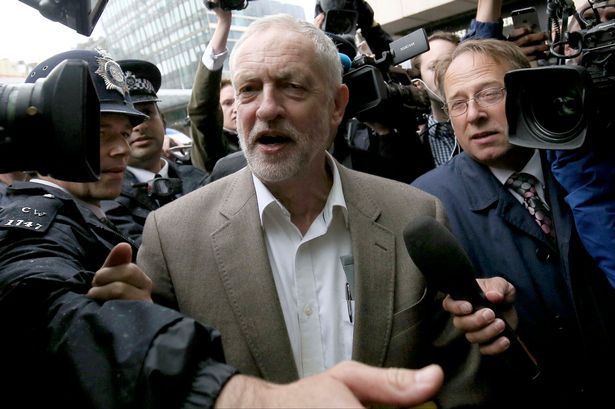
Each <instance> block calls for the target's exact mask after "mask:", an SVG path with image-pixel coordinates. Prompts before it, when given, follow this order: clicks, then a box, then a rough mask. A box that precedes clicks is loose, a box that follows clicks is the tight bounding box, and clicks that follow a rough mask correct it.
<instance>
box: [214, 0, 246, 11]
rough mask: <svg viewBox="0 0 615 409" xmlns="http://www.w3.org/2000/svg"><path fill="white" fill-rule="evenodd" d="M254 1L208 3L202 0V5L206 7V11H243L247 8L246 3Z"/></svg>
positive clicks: (229, 0) (236, 0) (223, 0)
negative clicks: (218, 9) (217, 8)
mask: <svg viewBox="0 0 615 409" xmlns="http://www.w3.org/2000/svg"><path fill="white" fill-rule="evenodd" d="M249 1H254V0H218V2H215V1H208V0H203V4H205V7H207V9H208V10H213V9H215V8H216V7H220V8H221V9H222V10H226V11H230V10H243V9H245V8H246V7H248V2H249Z"/></svg>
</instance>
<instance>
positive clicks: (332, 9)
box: [316, 0, 373, 37]
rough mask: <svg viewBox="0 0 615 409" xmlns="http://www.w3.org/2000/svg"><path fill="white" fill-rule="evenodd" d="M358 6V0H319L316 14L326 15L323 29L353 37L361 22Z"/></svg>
mask: <svg viewBox="0 0 615 409" xmlns="http://www.w3.org/2000/svg"><path fill="white" fill-rule="evenodd" d="M357 6H358V4H357V0H317V1H316V12H317V13H325V21H324V23H323V27H322V29H323V30H324V31H326V32H328V33H333V34H337V35H348V36H349V37H353V36H354V34H355V32H356V29H357V24H358V21H359V12H358V10H357ZM368 7H369V6H368ZM372 14H373V12H372Z"/></svg>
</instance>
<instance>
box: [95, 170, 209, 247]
mask: <svg viewBox="0 0 615 409" xmlns="http://www.w3.org/2000/svg"><path fill="white" fill-rule="evenodd" d="M167 162H168V164H169V178H175V179H179V181H181V192H177V193H176V194H174V195H172V196H171V197H170V198H169V200H175V199H177V198H178V197H180V196H183V195H185V194H187V193H190V192H192V191H193V190H195V189H197V188H199V187H201V186H203V185H205V183H206V178H207V176H208V173H207V172H205V171H203V170H201V169H198V168H196V167H194V166H192V165H180V164H177V163H173V162H169V161H167ZM138 182H139V181H138V180H137V178H136V177H135V175H133V174H132V173H131V172H130V171H129V170H127V171H126V174H125V175H124V181H123V182H122V193H121V194H120V196H118V197H117V198H116V199H115V200H104V201H102V202H101V207H102V208H103V210H104V211H105V215H106V216H107V218H108V219H109V220H111V221H112V222H113V224H115V225H116V226H117V227H118V228H119V229H120V230H121V231H122V233H124V235H126V236H127V237H129V238H130V239H132V240H133V241H134V242H135V243H136V245H137V246H139V245H140V244H141V234H142V233H143V226H144V225H145V219H146V218H147V215H148V214H149V213H150V212H151V211H152V210H156V209H158V208H160V206H161V205H162V203H160V202H158V201H157V200H156V199H154V198H153V197H151V196H149V195H148V193H147V190H146V189H145V188H144V187H142V188H136V187H134V186H133V185H134V184H136V183H138Z"/></svg>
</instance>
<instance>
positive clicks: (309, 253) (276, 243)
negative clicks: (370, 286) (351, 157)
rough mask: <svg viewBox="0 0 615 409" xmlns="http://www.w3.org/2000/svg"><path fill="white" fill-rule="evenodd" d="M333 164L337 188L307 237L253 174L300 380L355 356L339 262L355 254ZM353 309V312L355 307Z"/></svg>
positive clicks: (266, 239)
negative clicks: (353, 354) (344, 257)
mask: <svg viewBox="0 0 615 409" xmlns="http://www.w3.org/2000/svg"><path fill="white" fill-rule="evenodd" d="M329 165H330V167H331V169H332V173H333V186H332V187H331V191H330V192H329V196H328V198H327V202H326V204H325V206H324V208H323V210H322V212H321V213H320V214H319V215H318V217H317V218H316V219H315V220H314V222H313V223H312V225H311V226H310V227H309V229H308V231H307V232H306V233H305V236H302V235H301V232H300V231H299V229H297V227H296V226H295V225H294V224H293V223H292V222H291V219H290V213H289V212H288V210H286V208H284V206H283V205H282V204H281V203H280V202H279V201H278V200H277V199H276V198H275V197H274V196H273V195H272V194H271V192H270V191H269V190H268V189H267V188H266V187H265V185H264V184H263V183H262V182H261V181H260V180H259V179H258V178H256V177H255V176H254V175H253V180H254V185H255V188H256V196H257V200H258V208H259V213H260V218H261V224H262V227H263V230H264V233H265V242H266V244H267V252H268V256H269V263H270V265H271V270H272V272H273V277H274V281H275V284H276V289H277V293H278V297H279V299H280V303H281V306H282V311H283V314H284V321H285V323H286V328H287V330H288V336H289V339H290V344H291V347H292V350H293V355H294V358H295V363H296V364H297V370H298V372H299V376H300V377H305V376H309V375H313V374H317V373H320V372H322V371H324V370H325V369H327V368H330V367H332V366H334V365H335V364H336V363H338V362H341V361H343V360H348V359H350V358H351V355H352V335H353V327H354V326H353V323H352V322H351V316H352V315H351V314H349V311H348V305H349V304H348V302H347V299H346V282H347V278H346V274H345V273H344V269H343V267H342V263H341V261H340V257H342V256H346V255H350V256H351V255H352V249H351V240H350V231H349V229H348V210H347V208H346V202H345V200H344V195H343V192H342V186H341V181H340V176H339V172H338V170H337V168H336V166H335V164H334V163H333V161H332V160H331V158H329ZM350 305H351V308H352V309H354V304H353V302H351V303H350ZM351 311H352V314H354V311H353V310H351Z"/></svg>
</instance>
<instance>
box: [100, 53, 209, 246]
mask: <svg viewBox="0 0 615 409" xmlns="http://www.w3.org/2000/svg"><path fill="white" fill-rule="evenodd" d="M118 64H119V65H120V67H121V68H122V70H123V71H124V72H125V74H126V84H127V86H128V90H129V92H130V96H131V98H132V101H133V103H134V106H135V108H136V109H137V110H139V111H140V112H142V113H143V114H145V115H147V119H145V120H144V121H143V122H142V123H140V124H139V125H137V126H135V127H134V129H133V130H132V133H131V135H130V139H129V140H128V143H129V144H130V157H129V159H128V168H127V169H126V172H125V175H124V181H123V184H122V192H121V194H120V195H119V196H118V197H116V198H115V199H113V200H105V201H103V202H101V206H102V208H103V210H104V211H105V214H106V215H107V218H108V219H109V220H111V222H113V224H115V225H116V226H117V227H118V228H119V229H120V230H121V231H122V232H123V233H124V234H125V235H126V236H127V237H129V238H130V239H132V240H133V241H134V242H135V244H137V246H138V245H139V244H140V243H141V233H142V232H143V225H144V224H145V218H146V217H147V215H148V214H149V212H150V211H152V210H155V209H158V208H159V207H160V206H163V205H165V204H166V203H169V202H170V201H172V200H175V199H176V198H178V197H180V196H182V195H185V194H186V193H188V192H191V191H193V190H194V189H196V188H198V187H200V186H203V185H204V184H205V182H206V178H207V176H208V174H207V173H206V172H204V171H202V170H201V169H198V168H196V167H194V166H191V165H183V164H178V163H176V162H175V161H172V160H168V159H165V158H164V157H163V153H162V146H163V141H164V137H165V124H164V119H163V117H162V114H161V113H160V109H159V108H158V104H157V102H158V101H160V100H159V99H158V96H157V95H156V93H157V92H158V90H159V89H160V83H161V75H160V71H159V70H158V67H156V66H155V65H154V64H152V63H150V62H149V61H144V60H121V61H118Z"/></svg>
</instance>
